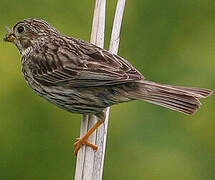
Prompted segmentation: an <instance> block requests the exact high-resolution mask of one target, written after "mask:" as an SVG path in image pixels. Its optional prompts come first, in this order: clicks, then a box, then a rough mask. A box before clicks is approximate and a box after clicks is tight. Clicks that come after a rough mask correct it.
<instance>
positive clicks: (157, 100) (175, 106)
mask: <svg viewBox="0 0 215 180" xmlns="http://www.w3.org/2000/svg"><path fill="white" fill-rule="evenodd" d="M138 85H139V88H138V89H139V90H138V91H134V92H133V93H131V95H132V97H133V98H137V99H143V100H145V101H148V102H151V103H153V104H157V105H160V106H163V107H166V108H169V109H172V110H176V111H179V112H183V113H185V114H193V113H195V112H196V110H197V109H199V107H200V105H201V103H200V101H199V99H200V98H205V97H207V96H209V95H211V94H212V93H213V91H211V90H208V89H203V88H190V87H181V86H170V85H162V84H158V83H154V82H149V81H141V82H139V83H138Z"/></svg>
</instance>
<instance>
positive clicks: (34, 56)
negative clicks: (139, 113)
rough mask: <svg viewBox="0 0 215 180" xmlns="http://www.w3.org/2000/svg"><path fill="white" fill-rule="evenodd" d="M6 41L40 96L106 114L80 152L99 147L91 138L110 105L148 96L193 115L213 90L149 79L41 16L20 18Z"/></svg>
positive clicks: (78, 109)
mask: <svg viewBox="0 0 215 180" xmlns="http://www.w3.org/2000/svg"><path fill="white" fill-rule="evenodd" d="M4 40H5V41H8V42H13V43H14V44H15V45H16V46H17V48H18V49H19V51H20V53H21V55H22V71H23V74H24V77H25V80H26V81H27V83H28V84H29V85H30V87H31V88H32V89H33V90H34V91H35V92H36V93H37V94H38V95H39V96H41V97H43V98H45V99H47V100H48V101H50V102H51V103H53V104H55V105H57V106H58V107H60V108H63V109H65V110H67V111H70V112H73V113H80V114H95V115H96V116H98V117H99V118H100V121H98V122H97V123H96V124H95V125H94V126H93V127H92V128H91V129H90V130H89V131H88V133H87V134H85V135H84V136H83V137H82V138H78V139H77V142H76V143H75V144H74V145H75V147H76V148H75V154H76V155H77V153H78V150H79V149H80V148H81V146H82V145H83V144H87V145H89V146H91V147H92V148H94V149H95V150H96V149H97V147H96V146H95V145H93V144H90V143H89V142H88V141H87V139H88V137H89V136H90V135H91V134H92V133H93V132H94V131H95V129H96V128H98V127H99V126H100V125H101V124H102V122H103V121H104V113H103V110H104V109H105V108H106V107H109V106H111V105H114V104H118V103H122V102H126V101H131V100H135V99H142V100H145V101H148V102H151V103H154V104H158V105H161V106H164V107H167V108H170V109H173V110H176V111H179V112H183V113H186V114H193V113H194V112H195V111H196V110H197V109H198V108H199V107H200V101H199V99H200V98H205V97H207V96H209V95H210V94H212V91H211V90H208V89H202V88H189V87H178V86H170V85H162V84H158V83H154V82H150V81H146V80H144V77H143V75H142V74H141V73H140V72H138V71H137V70H136V69H135V68H134V67H133V66H132V65H131V64H130V63H129V62H127V61H126V60H125V59H123V58H121V57H119V56H117V55H114V54H112V53H110V52H108V51H106V50H104V49H102V48H99V47H97V46H95V45H93V44H91V43H88V42H86V41H83V40H79V39H75V38H72V37H68V36H65V35H62V34H60V32H58V31H57V30H56V29H55V28H53V27H52V26H50V25H49V24H48V23H47V22H45V21H43V20H40V19H25V20H23V21H20V22H18V23H17V24H16V25H15V26H14V27H13V30H8V34H6V36H5V38H4Z"/></svg>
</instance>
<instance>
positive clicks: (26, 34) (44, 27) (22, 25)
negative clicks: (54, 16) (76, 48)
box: [4, 18, 59, 53]
mask: <svg viewBox="0 0 215 180" xmlns="http://www.w3.org/2000/svg"><path fill="white" fill-rule="evenodd" d="M6 29H7V31H8V32H7V34H6V35H5V37H4V41H7V42H12V43H14V44H15V45H16V46H17V48H18V49H19V50H20V52H21V53H22V52H23V51H24V50H26V49H27V48H29V47H34V46H41V45H42V44H44V43H45V42H46V40H47V39H49V38H50V36H53V35H57V34H59V32H58V31H57V30H56V29H55V28H54V27H52V26H51V25H49V24H48V23H47V22H46V21H44V20H41V19H34V18H29V19H25V20H22V21H19V22H17V23H16V24H15V25H14V27H13V28H12V29H9V28H6Z"/></svg>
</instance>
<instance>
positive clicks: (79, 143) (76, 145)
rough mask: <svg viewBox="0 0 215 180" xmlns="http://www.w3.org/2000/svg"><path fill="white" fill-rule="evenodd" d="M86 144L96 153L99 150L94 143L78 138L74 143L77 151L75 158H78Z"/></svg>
mask: <svg viewBox="0 0 215 180" xmlns="http://www.w3.org/2000/svg"><path fill="white" fill-rule="evenodd" d="M84 144H86V145H87V146H90V147H92V148H93V149H94V150H95V151H96V150H97V149H98V147H97V146H96V145H94V144H92V143H90V142H89V141H87V139H85V138H76V142H75V143H74V146H75V151H74V154H75V156H77V154H78V151H79V149H80V148H81V147H82V146H83V145H84Z"/></svg>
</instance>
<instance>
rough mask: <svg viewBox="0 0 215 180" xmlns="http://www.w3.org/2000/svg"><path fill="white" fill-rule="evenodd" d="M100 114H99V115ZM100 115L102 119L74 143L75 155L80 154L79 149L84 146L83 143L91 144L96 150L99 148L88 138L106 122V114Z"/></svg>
mask: <svg viewBox="0 0 215 180" xmlns="http://www.w3.org/2000/svg"><path fill="white" fill-rule="evenodd" d="M97 116H98V115H97ZM98 117H102V118H101V119H102V120H99V121H98V122H97V123H96V124H95V125H94V126H93V127H92V128H91V129H90V130H89V131H88V132H87V133H86V134H85V135H84V136H83V137H82V138H77V139H76V140H77V142H76V143H75V144H74V146H75V151H74V154H75V156H77V154H78V151H79V149H80V148H81V147H82V145H83V144H86V145H88V146H90V147H92V148H93V149H94V150H97V149H98V147H97V146H96V145H94V144H91V143H90V142H89V141H87V139H88V138H89V136H90V135H91V134H93V132H94V131H95V130H96V129H97V128H98V127H99V126H100V125H101V124H103V123H104V119H105V118H104V117H105V116H104V114H102V116H101V115H99V116H98Z"/></svg>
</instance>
